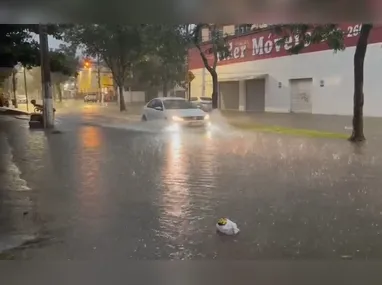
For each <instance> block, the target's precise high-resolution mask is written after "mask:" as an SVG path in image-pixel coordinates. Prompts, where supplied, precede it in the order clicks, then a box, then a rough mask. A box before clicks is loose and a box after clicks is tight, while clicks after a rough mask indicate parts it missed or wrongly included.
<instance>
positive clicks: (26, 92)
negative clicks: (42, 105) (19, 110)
mask: <svg viewBox="0 0 382 285" xmlns="http://www.w3.org/2000/svg"><path fill="white" fill-rule="evenodd" d="M23 72H24V88H25V98H26V99H27V112H29V100H28V87H27V74H26V70H25V66H24V67H23Z"/></svg>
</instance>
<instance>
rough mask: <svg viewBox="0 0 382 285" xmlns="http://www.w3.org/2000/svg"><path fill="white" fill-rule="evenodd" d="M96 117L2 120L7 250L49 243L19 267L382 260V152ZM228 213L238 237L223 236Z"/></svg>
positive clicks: (23, 253) (92, 112)
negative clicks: (47, 124) (50, 128)
mask: <svg viewBox="0 0 382 285" xmlns="http://www.w3.org/2000/svg"><path fill="white" fill-rule="evenodd" d="M97 108H98V107H81V108H78V109H75V110H74V111H72V112H70V111H69V112H66V113H62V114H61V115H60V114H58V116H57V117H58V118H57V121H58V123H57V128H58V129H59V130H60V131H61V132H60V133H44V132H42V131H30V130H29V129H28V125H27V121H25V120H21V119H13V118H9V117H1V118H0V145H1V148H0V152H1V156H0V158H1V172H0V175H1V176H2V180H1V181H2V184H1V186H0V199H1V201H2V204H1V205H2V206H1V208H0V222H1V224H2V225H4V226H2V228H1V231H0V241H3V243H2V244H3V245H4V244H6V243H7V242H8V244H11V243H12V242H15V241H14V240H16V241H17V242H19V241H20V240H22V239H23V238H24V239H28V237H30V236H36V237H37V240H36V241H35V242H30V243H29V244H28V246H25V247H24V248H22V249H19V250H14V251H12V256H13V258H15V259H28V260H29V259H30V260H109V259H110V260H128V259H130V260H168V259H205V260H210V259H219V260H264V259H272V260H274V259H320V260H321V259H324V260H329V259H333V260H337V259H338V260H340V259H342V258H352V259H373V258H381V257H382V238H381V235H382V192H381V190H380V185H381V182H382V178H381V175H380V169H381V166H382V165H381V164H382V163H381V152H380V151H379V150H378V147H377V145H371V144H369V145H366V146H364V147H362V148H358V147H353V146H351V145H350V144H349V143H348V142H346V141H342V140H325V139H308V138H297V137H291V136H279V135H274V134H257V133H244V132H240V131H237V130H233V129H230V128H228V127H227V126H226V125H225V124H223V123H222V122H221V121H219V122H218V123H216V127H215V128H214V129H213V130H212V131H211V132H186V133H174V132H163V131H161V130H160V129H159V128H158V126H156V125H150V124H145V123H131V122H130V123H128V122H127V121H125V120H122V119H118V118H114V119H108V118H106V117H100V116H98V115H97V114H98V111H97ZM3 181H5V182H3ZM223 216H226V217H229V218H230V219H232V220H234V221H235V222H237V224H238V226H239V228H240V230H241V232H240V234H239V235H238V236H236V237H224V236H220V235H217V234H216V232H215V223H216V221H217V219H218V218H220V217H223ZM5 241H7V242H5ZM0 244H1V243H0Z"/></svg>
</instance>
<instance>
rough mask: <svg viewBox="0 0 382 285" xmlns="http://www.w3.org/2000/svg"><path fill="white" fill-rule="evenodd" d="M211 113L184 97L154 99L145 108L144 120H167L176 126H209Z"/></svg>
mask: <svg viewBox="0 0 382 285" xmlns="http://www.w3.org/2000/svg"><path fill="white" fill-rule="evenodd" d="M209 119H210V118H209V115H208V114H207V113H206V112H204V111H203V110H201V109H199V108H198V107H196V106H195V105H194V104H192V103H191V102H189V101H188V100H186V99H184V98H179V97H161V98H155V99H152V100H151V101H150V102H148V103H147V104H146V106H145V107H144V108H143V114H142V121H152V120H167V121H168V122H169V123H171V124H172V125H174V126H190V127H208V126H210V125H211V124H210V120H209Z"/></svg>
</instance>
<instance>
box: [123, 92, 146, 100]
mask: <svg viewBox="0 0 382 285" xmlns="http://www.w3.org/2000/svg"><path fill="white" fill-rule="evenodd" d="M123 97H124V99H125V103H142V102H145V101H146V94H145V92H144V91H132V92H130V91H123Z"/></svg>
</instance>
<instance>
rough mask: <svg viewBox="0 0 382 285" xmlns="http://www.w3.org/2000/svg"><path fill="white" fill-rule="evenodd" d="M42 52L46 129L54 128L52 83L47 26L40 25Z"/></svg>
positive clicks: (42, 82)
mask: <svg viewBox="0 0 382 285" xmlns="http://www.w3.org/2000/svg"><path fill="white" fill-rule="evenodd" d="M39 37H40V52H41V84H42V90H43V105H44V114H43V115H44V128H53V127H54V114H53V99H52V83H51V79H50V61H49V45H48V33H47V26H46V25H43V24H40V25H39Z"/></svg>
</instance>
